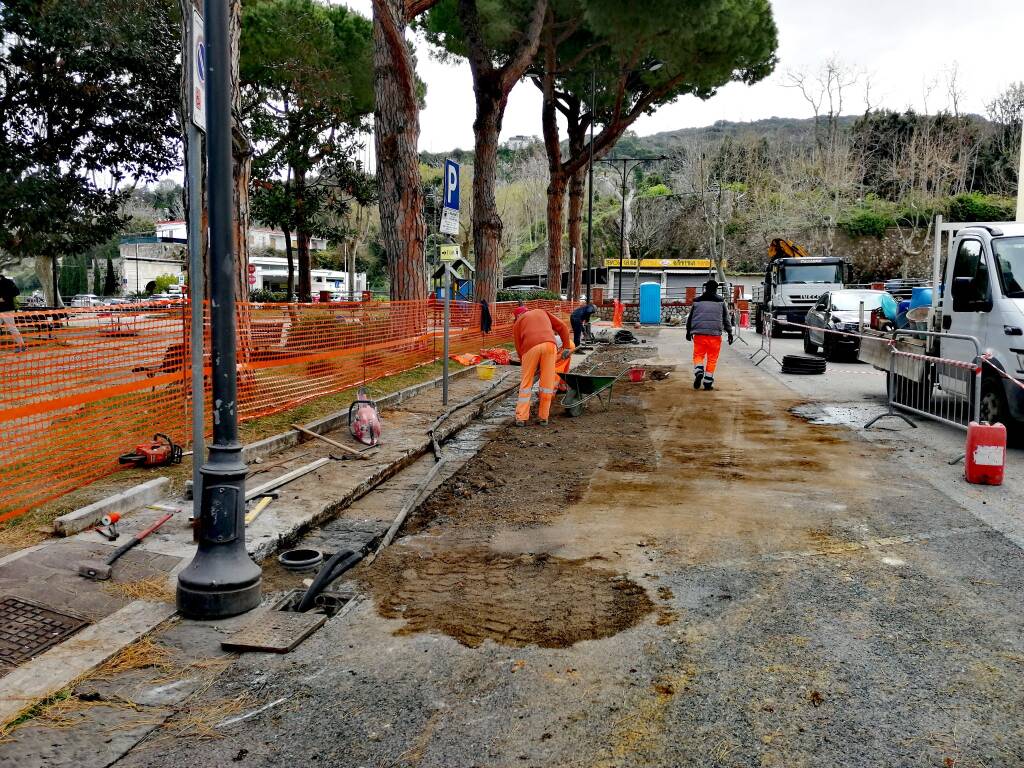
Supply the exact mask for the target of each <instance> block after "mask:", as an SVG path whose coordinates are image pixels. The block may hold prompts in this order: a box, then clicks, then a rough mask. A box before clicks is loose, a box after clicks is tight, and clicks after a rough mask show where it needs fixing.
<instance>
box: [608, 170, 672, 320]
mask: <svg viewBox="0 0 1024 768" xmlns="http://www.w3.org/2000/svg"><path fill="white" fill-rule="evenodd" d="M667 159H668V158H667V157H665V156H664V155H662V156H660V157H610V158H607V159H604V160H598V162H599V163H610V164H614V163H622V213H621V214H620V217H619V269H618V275H617V277H616V282H617V283H618V285H617V286H616V289H617V290H616V298H618V300H619V301H620V302H621V301H622V257H623V254H624V253H625V250H626V179H627V178H628V174H629V173H630V171H632V170H633V169H634V168H637V167H638V166H641V165H643V164H644V163H649V162H653V161H656V160H667ZM630 163H633V165H632V166H630V165H629V164H630ZM637 274H638V275H639V262H638V263H637ZM639 282H640V281H639V277H638V278H637V283H638V285H637V290H639V289H640V286H639Z"/></svg>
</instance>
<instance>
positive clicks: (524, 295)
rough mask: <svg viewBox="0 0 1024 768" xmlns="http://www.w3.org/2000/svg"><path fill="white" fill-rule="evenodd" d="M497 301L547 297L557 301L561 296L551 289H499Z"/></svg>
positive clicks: (529, 299) (532, 299)
mask: <svg viewBox="0 0 1024 768" xmlns="http://www.w3.org/2000/svg"><path fill="white" fill-rule="evenodd" d="M496 298H497V300H498V301H519V300H520V299H522V300H523V301H534V300H536V299H548V300H551V301H558V300H559V299H560V298H562V297H561V296H560V295H559V294H557V293H554V292H552V291H513V290H508V289H506V290H501V291H498V294H497V297H496Z"/></svg>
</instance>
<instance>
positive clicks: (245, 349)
mask: <svg viewBox="0 0 1024 768" xmlns="http://www.w3.org/2000/svg"><path fill="white" fill-rule="evenodd" d="M531 306H543V307H545V308H546V309H549V310H551V311H555V312H558V313H559V314H561V315H563V316H564V315H567V314H568V312H569V311H570V307H569V305H568V304H567V303H565V302H550V301H538V302H531ZM514 308H515V305H514V304H497V305H494V306H493V307H492V308H491V315H492V320H493V325H492V329H491V332H490V333H489V334H486V335H485V334H483V333H482V332H481V331H480V305H479V304H475V303H468V302H453V303H452V305H451V323H450V327H451V332H450V340H449V341H450V353H451V354H453V355H455V354H460V353H465V352H472V353H478V352H479V351H480V350H481V348H485V347H493V346H495V345H499V344H504V343H508V342H510V341H511V340H512V321H513V318H512V310H513V309H514ZM443 313H444V308H443V305H442V304H440V303H439V302H437V301H435V300H433V299H428V300H426V301H419V302H382V301H368V302H358V303H330V304H306V305H295V304H279V305H267V304H264V305H259V304H245V305H240V306H239V308H238V395H239V410H238V413H239V418H240V419H241V420H243V421H245V420H249V419H254V418H257V417H260V416H266V415H268V414H271V413H275V412H278V411H281V410H285V409H287V408H291V407H294V406H296V405H298V404H300V403H303V402H306V401H308V400H312V399H315V398H318V397H322V396H324V395H329V394H333V393H336V392H340V391H342V390H345V389H348V388H350V387H353V386H356V385H358V384H362V383H364V382H367V381H372V380H374V379H378V378H380V377H383V376H389V375H392V374H396V373H400V372H402V371H406V370H409V369H410V368H415V367H417V366H420V365H423V364H425V363H429V362H432V361H435V360H438V359H440V356H441V352H442V349H443V325H444V317H443ZM7 317H13V318H15V323H16V326H17V328H18V330H19V331H20V333H21V334H22V336H23V338H24V340H25V343H26V345H27V349H26V351H24V352H21V353H18V352H16V351H15V345H14V343H13V341H12V339H11V338H10V337H9V336H6V335H0V520H3V519H7V518H9V517H12V516H14V515H17V514H20V513H22V512H25V511H27V510H28V509H31V508H32V507H33V506H36V505H38V504H40V503H42V502H44V501H47V500H49V499H53V498H55V497H57V496H60V495H62V494H64V493H67V492H68V491H71V490H74V489H75V488H79V487H81V486H83V485H86V484H88V483H90V482H92V481H94V480H96V479H98V478H100V477H103V476H104V475H107V474H109V473H111V472H114V471H116V470H117V469H118V467H119V465H118V463H117V459H118V456H120V455H121V454H123V453H127V452H130V451H131V450H132V449H134V447H135V446H136V445H137V444H139V443H141V442H143V441H146V440H148V439H149V438H151V437H152V436H153V434H154V433H156V432H164V433H166V434H168V435H170V436H171V437H172V438H173V439H174V440H175V441H176V442H185V441H186V440H187V437H188V436H189V435H191V407H192V402H191V401H192V398H191V384H190V382H191V361H190V356H189V352H188V350H189V334H190V321H189V307H188V306H187V305H185V306H177V307H169V306H166V305H137V304H136V305H122V306H121V307H116V308H112V307H95V308H88V309H65V310H60V311H59V312H57V311H53V310H49V311H40V312H31V311H26V312H17V313H15V314H13V315H7ZM4 330H5V328H4V325H3V324H2V323H0V333H3V332H4ZM209 350H210V347H209V316H208V313H207V319H206V353H205V356H204V359H205V368H206V374H207V375H206V377H205V378H206V397H205V402H206V407H207V412H208V411H209V401H210V396H209V364H210V363H209ZM206 424H207V427H208V430H207V431H208V432H209V424H210V419H209V418H207V419H206Z"/></svg>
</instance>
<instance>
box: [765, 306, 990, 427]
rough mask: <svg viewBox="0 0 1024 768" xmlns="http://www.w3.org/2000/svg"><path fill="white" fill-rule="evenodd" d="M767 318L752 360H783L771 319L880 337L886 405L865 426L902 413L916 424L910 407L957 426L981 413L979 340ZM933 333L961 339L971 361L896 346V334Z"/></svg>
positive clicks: (868, 337)
mask: <svg viewBox="0 0 1024 768" xmlns="http://www.w3.org/2000/svg"><path fill="white" fill-rule="evenodd" d="M765 321H766V324H765V332H764V334H762V336H761V347H760V349H758V350H756V351H755V352H754V354H753V355H751V360H754V359H755V358H757V360H756V362H755V363H754V365H755V366H758V365H760V364H761V363H763V362H764V361H765V360H768V359H772V360H775V362H777V363H779V364H780V365H781V362H780V361H779V360H778V358H776V357H775V355H774V354H773V352H772V337H773V334H772V329H773V325H774V324H775V323H778V324H779V326H780V327H781V328H783V329H785V330H789V329H792V330H800V331H801V332H803V333H806V332H808V331H811V330H813V331H815V332H821V333H824V334H829V335H832V336H834V337H838V338H843V339H847V340H854V339H856V340H858V343H860V344H863V342H864V341H865V340H867V341H868V342H871V343H878V342H879V341H884V344H885V346H886V347H888V357H887V360H886V365H885V367H884V368H883V369H881V370H884V372H885V374H886V406H887V411H886V412H885V413H882V414H879V415H878V416H876V417H874V418H873V419H871V420H870V421H869V422H868V423H867V424H865V425H864V428H865V429H870V428H871V427H872V426H874V425H875V424H876V423H877V422H879V421H881V420H882V419H885V418H898V419H902V420H903V421H905V422H906V423H907V424H909V425H910V426H911V427H917V425H916V424H915V423H914V422H913V421H912V420H911V419H910V418H908V417H907V415H906V414H908V413H910V414H914V415H916V416H920V417H922V418H927V419H932V420H933V421H938V422H941V423H943V424H948V425H950V426H953V427H957V428H959V429H967V426H968V425H969V424H970V423H971V422H972V421H978V420H979V418H980V413H981V376H982V368H983V365H984V362H985V361H984V358H983V356H982V353H981V344H980V342H979V341H978V339H976V338H975V337H973V336H967V335H963V334H955V333H935V332H933V331H919V330H912V329H901V330H897V331H892V332H890V333H888V334H885V335H883V336H879V335H868V334H865V333H863V332H860V331H850V330H840V329H835V328H819V327H813V326H810V325H806V324H803V323H794V322H790V321H787V320H781V319H776V318H773V317H771V316H770V315H766V316H765ZM937 337H941V338H943V339H945V340H948V341H951V342H953V341H955V342H961V343H963V344H964V345H965V349H966V352H967V354H965V355H964V357H965V358H966V357H970V361H967V360H954V359H950V358H943V357H933V356H931V355H926V354H922V353H918V352H911V351H908V350H905V349H900V348H899V347H898V345H897V341H898V340H899V339H900V338H907V339H914V338H916V339H919V340H923V339H926V338H937ZM876 367H878V366H877V365H876Z"/></svg>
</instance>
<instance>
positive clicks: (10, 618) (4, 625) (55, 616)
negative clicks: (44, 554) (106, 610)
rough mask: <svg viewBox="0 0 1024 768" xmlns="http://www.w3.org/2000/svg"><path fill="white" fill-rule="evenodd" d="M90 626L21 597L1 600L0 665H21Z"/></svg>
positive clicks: (74, 617)
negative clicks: (0, 663) (1, 663)
mask: <svg viewBox="0 0 1024 768" xmlns="http://www.w3.org/2000/svg"><path fill="white" fill-rule="evenodd" d="M88 623H89V622H87V621H86V620H85V619H80V618H78V617H77V616H69V615H68V614H66V613H60V612H58V611H55V610H53V609H52V608H46V607H45V606H42V605H39V604H38V603H33V602H30V601H28V600H22V599H21V598H20V597H5V598H3V599H0V662H3V663H6V664H11V665H13V666H18V665H19V664H21V663H22V662H24V661H28V660H29V659H31V658H32V657H34V656H38V655H39V654H40V653H42V652H43V651H45V650H46V649H47V648H49V647H51V646H53V645H56V644H57V643H59V642H60V641H61V640H63V639H64V638H66V637H70V636H71V635H73V634H75V632H77V631H78V630H80V629H81V628H82V627H84V626H85V625H86V624H88Z"/></svg>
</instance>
